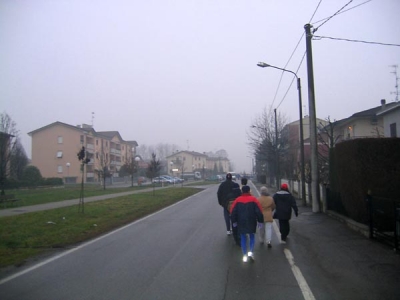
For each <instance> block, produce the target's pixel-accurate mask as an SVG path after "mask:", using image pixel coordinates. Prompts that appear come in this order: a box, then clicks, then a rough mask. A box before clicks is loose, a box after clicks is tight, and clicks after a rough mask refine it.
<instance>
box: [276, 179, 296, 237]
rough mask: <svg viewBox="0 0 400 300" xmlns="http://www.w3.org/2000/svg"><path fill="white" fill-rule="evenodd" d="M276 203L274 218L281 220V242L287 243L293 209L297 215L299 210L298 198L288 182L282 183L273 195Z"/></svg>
mask: <svg viewBox="0 0 400 300" xmlns="http://www.w3.org/2000/svg"><path fill="white" fill-rule="evenodd" d="M273 198H274V202H275V205H276V209H275V214H274V219H278V221H279V231H280V233H281V242H282V243H283V244H285V243H286V238H287V236H288V235H289V232H290V224H289V220H290V219H291V217H292V209H293V210H294V214H295V215H296V217H297V216H298V213H299V210H298V208H297V204H296V199H295V198H294V197H293V195H292V194H291V193H290V192H289V187H288V185H287V184H286V183H282V185H281V189H280V190H279V191H278V192H276V193H275V195H274V196H273Z"/></svg>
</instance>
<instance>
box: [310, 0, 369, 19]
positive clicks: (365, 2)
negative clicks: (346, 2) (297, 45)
mask: <svg viewBox="0 0 400 300" xmlns="http://www.w3.org/2000/svg"><path fill="white" fill-rule="evenodd" d="M371 1H372V0H367V1H364V2H363V3H360V4H357V5H356V6H353V7H350V8H348V9H346V10H343V11H341V12H340V13H337V14H336V15H340V14H343V13H345V12H348V11H349V10H352V9H354V8H357V7H359V6H361V5H364V4H367V3H368V2H371ZM327 19H328V18H324V19H321V20H319V21H316V22H314V23H313V24H317V23H321V22H323V21H325V20H327ZM309 23H311V21H310V22H309Z"/></svg>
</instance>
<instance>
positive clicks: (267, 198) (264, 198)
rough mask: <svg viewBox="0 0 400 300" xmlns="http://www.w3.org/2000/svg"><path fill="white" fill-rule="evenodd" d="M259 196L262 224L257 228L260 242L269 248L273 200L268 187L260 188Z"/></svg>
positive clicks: (273, 207)
mask: <svg viewBox="0 0 400 300" xmlns="http://www.w3.org/2000/svg"><path fill="white" fill-rule="evenodd" d="M260 194H261V196H260V197H259V198H258V201H259V202H260V204H261V207H262V213H263V216H264V226H263V227H261V228H260V229H259V231H258V232H259V238H260V243H261V244H264V243H267V245H268V248H271V246H272V245H271V238H272V222H273V221H274V219H273V218H272V212H273V211H274V210H275V202H274V199H273V198H272V197H271V195H270V194H269V193H268V189H267V188H266V187H265V186H262V187H261V188H260Z"/></svg>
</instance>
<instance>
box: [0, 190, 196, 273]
mask: <svg viewBox="0 0 400 300" xmlns="http://www.w3.org/2000/svg"><path fill="white" fill-rule="evenodd" d="M199 191H200V190H199V189H198V188H190V187H182V188H179V189H175V188H173V189H162V190H156V191H154V192H153V191H151V192H143V193H140V194H132V195H127V196H122V197H117V198H112V199H108V200H102V201H97V202H90V203H86V204H85V213H84V214H82V213H79V212H78V206H77V205H76V206H70V207H64V208H58V209H53V210H47V211H40V212H34V213H27V214H22V215H18V216H13V217H3V218H0V268H4V267H7V266H12V265H14V266H21V265H23V264H24V263H25V262H26V261H27V260H28V259H29V258H32V257H35V256H38V255H41V254H44V253H46V252H48V251H51V250H54V249H55V248H67V247H69V246H72V245H74V244H76V243H80V242H83V241H86V240H89V239H92V238H95V237H97V236H100V235H102V234H104V233H106V232H109V231H111V230H113V229H116V228H118V227H121V226H123V225H125V224H128V223H130V222H133V221H135V220H137V219H140V218H142V217H144V216H146V215H148V214H151V213H153V212H155V211H157V210H160V209H162V208H164V207H167V206H169V205H171V204H173V203H176V202H178V201H180V200H182V199H185V198H187V197H189V196H191V195H193V194H196V193H198V192H199Z"/></svg>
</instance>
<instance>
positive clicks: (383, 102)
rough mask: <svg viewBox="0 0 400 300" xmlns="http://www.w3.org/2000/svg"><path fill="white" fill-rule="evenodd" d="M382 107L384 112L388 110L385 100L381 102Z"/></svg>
mask: <svg viewBox="0 0 400 300" xmlns="http://www.w3.org/2000/svg"><path fill="white" fill-rule="evenodd" d="M381 105H382V110H384V109H385V108H386V100H385V99H382V100H381Z"/></svg>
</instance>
